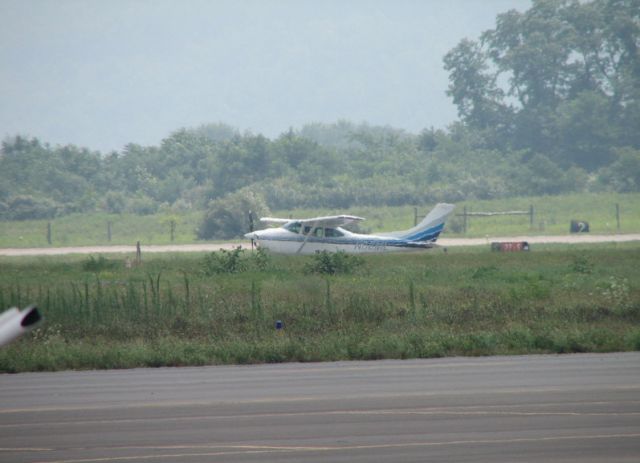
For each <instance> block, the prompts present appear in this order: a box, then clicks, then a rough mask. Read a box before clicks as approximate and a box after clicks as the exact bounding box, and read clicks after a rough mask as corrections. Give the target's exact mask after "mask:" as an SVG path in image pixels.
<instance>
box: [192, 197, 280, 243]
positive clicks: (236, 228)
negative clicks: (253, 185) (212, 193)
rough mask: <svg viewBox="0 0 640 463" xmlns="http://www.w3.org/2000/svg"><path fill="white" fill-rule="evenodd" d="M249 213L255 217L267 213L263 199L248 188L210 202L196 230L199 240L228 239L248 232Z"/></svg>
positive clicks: (267, 209)
mask: <svg viewBox="0 0 640 463" xmlns="http://www.w3.org/2000/svg"><path fill="white" fill-rule="evenodd" d="M249 211H251V212H252V213H254V214H255V215H256V216H259V217H260V216H266V215H268V213H269V208H268V207H267V205H266V203H265V202H264V199H263V198H262V196H260V195H259V194H256V193H254V192H253V191H251V190H249V189H248V188H244V189H242V190H239V191H237V192H235V193H231V194H229V195H227V196H225V197H224V198H221V199H217V200H213V201H211V203H210V204H209V208H208V209H207V211H206V212H205V215H204V218H203V220H202V222H201V224H200V226H199V228H198V230H197V234H198V238H199V239H205V240H207V239H230V238H236V237H239V236H242V235H243V234H244V233H247V232H248V231H249V218H248V217H249Z"/></svg>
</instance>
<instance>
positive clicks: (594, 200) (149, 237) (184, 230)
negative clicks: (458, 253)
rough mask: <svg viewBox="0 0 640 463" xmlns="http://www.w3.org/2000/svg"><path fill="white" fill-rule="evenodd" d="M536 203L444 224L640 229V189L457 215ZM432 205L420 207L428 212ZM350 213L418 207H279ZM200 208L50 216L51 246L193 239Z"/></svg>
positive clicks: (11, 229)
mask: <svg viewBox="0 0 640 463" xmlns="http://www.w3.org/2000/svg"><path fill="white" fill-rule="evenodd" d="M616 204H618V205H619V207H620V230H618V228H617V220H616V209H615V205H616ZM530 205H533V207H534V224H533V227H531V224H530V219H529V217H528V216H503V217H481V218H471V219H470V220H469V222H468V224H467V225H468V226H467V233H466V234H464V233H463V227H462V218H461V217H458V216H454V217H452V218H451V219H450V220H449V222H448V225H447V228H446V229H445V235H443V236H449V237H460V236H468V237H474V236H483V237H484V236H486V235H489V236H505V235H507V236H508V235H522V234H567V233H568V232H569V223H570V221H571V220H572V219H576V220H586V221H588V222H589V223H590V226H591V233H594V234H607V233H616V232H618V231H619V232H621V233H637V232H640V194H637V193H636V194H610V193H606V194H605V193H603V194H588V195H586V194H585V195H569V196H548V197H532V198H512V199H504V200H494V201H466V202H464V203H458V204H456V211H455V214H461V213H462V212H463V210H464V208H465V207H467V210H468V211H475V212H491V211H512V210H523V211H528V210H529V206H530ZM432 206H433V205H425V206H421V207H419V208H418V213H419V215H420V216H423V215H424V214H426V213H427V212H428V209H429V208H430V207H432ZM338 213H340V214H342V213H350V214H355V215H360V216H363V217H366V218H367V220H366V221H365V222H363V223H362V228H363V229H364V230H366V231H369V232H380V231H392V230H403V229H407V228H410V227H411V226H413V222H414V207H413V206H403V207H381V208H374V207H354V208H350V209H349V210H347V211H344V210H333V209H299V210H293V211H274V213H273V215H276V216H282V217H289V216H293V217H311V216H318V215H330V214H338ZM201 218H202V213H201V212H190V213H185V214H182V215H178V214H176V215H168V214H156V215H150V216H134V215H128V214H121V215H114V214H104V213H96V214H88V215H86V214H85V215H80V214H75V215H69V216H64V217H60V218H56V219H53V220H51V221H50V222H51V246H82V245H105V244H128V245H134V244H135V243H136V242H137V241H140V242H141V243H143V244H147V245H149V244H170V243H172V242H173V243H179V244H184V243H194V242H196V241H197V239H196V232H195V230H196V228H197V226H198V224H199V221H200V220H201ZM172 220H173V221H175V224H176V225H175V230H174V239H173V241H171V226H170V223H171V221H172ZM47 222H48V221H46V220H35V221H19V222H18V221H15V222H3V221H0V247H46V246H49V243H48V241H47ZM109 222H111V241H109V240H108V223H109Z"/></svg>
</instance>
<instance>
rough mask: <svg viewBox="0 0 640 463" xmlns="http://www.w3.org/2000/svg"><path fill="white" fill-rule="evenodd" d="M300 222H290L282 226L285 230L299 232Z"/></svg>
mask: <svg viewBox="0 0 640 463" xmlns="http://www.w3.org/2000/svg"><path fill="white" fill-rule="evenodd" d="M301 226H302V224H301V223H300V222H291V223H288V224H286V225H285V226H284V228H285V230H289V231H290V232H293V233H300V227H301Z"/></svg>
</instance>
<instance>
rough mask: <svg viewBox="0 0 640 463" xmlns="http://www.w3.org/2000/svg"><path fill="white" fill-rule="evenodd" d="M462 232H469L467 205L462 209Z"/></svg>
mask: <svg viewBox="0 0 640 463" xmlns="http://www.w3.org/2000/svg"><path fill="white" fill-rule="evenodd" d="M462 233H464V234H465V235H466V233H467V206H465V207H464V210H463V211H462Z"/></svg>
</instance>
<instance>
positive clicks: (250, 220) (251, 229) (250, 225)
mask: <svg viewBox="0 0 640 463" xmlns="http://www.w3.org/2000/svg"><path fill="white" fill-rule="evenodd" d="M253 228H254V226H253V212H251V211H249V233H253ZM254 245H255V242H254V239H253V238H251V251H253V248H254Z"/></svg>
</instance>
